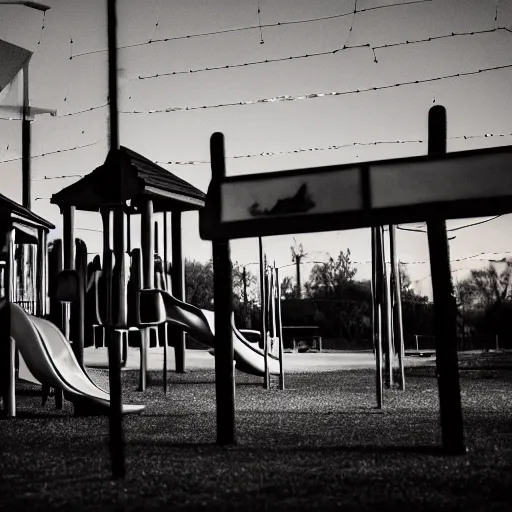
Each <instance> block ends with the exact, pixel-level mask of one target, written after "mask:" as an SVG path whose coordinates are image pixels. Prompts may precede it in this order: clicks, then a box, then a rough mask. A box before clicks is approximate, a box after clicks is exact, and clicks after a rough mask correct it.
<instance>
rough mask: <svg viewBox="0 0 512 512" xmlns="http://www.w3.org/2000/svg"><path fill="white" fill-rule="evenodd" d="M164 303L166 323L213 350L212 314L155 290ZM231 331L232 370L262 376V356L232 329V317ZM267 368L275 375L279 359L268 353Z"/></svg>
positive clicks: (213, 329) (213, 324)
mask: <svg viewBox="0 0 512 512" xmlns="http://www.w3.org/2000/svg"><path fill="white" fill-rule="evenodd" d="M159 291H160V293H161V295H162V297H163V300H164V304H165V311H166V315H167V321H168V322H169V323H171V324H173V325H176V326H178V327H180V328H182V329H183V330H184V331H186V332H188V334H189V335H190V336H192V337H193V338H195V339H196V340H197V341H199V342H201V343H204V344H205V345H209V346H210V347H215V338H214V334H215V315H214V313H213V311H208V310H206V309H200V308H197V307H196V306H192V304H188V303H186V302H182V301H181V300H178V299H177V298H176V297H173V296H172V295H171V294H170V293H167V292H165V291H163V290H159ZM231 326H232V328H233V336H234V338H233V347H234V357H235V361H236V368H237V369H238V370H240V371H242V372H245V373H249V374H251V375H256V376H258V377H262V376H264V375H265V357H264V354H263V351H262V350H261V349H260V348H259V346H258V345H257V344H254V343H251V342H250V341H248V340H247V339H246V338H244V336H243V335H242V334H241V333H240V331H239V330H238V329H237V328H236V327H235V323H234V317H232V318H231ZM268 368H269V373H270V374H271V375H279V359H278V358H277V357H275V356H273V355H271V354H269V357H268Z"/></svg>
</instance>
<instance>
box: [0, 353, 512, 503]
mask: <svg viewBox="0 0 512 512" xmlns="http://www.w3.org/2000/svg"><path fill="white" fill-rule="evenodd" d="M212 359H213V358H212ZM459 359H460V376H461V379H460V381H461V397H462V404H463V412H464V429H465V440H466V445H467V448H468V453H467V454H466V455H463V456H446V455H443V453H442V451H441V450H440V446H441V439H440V430H439V404H438V395H437V381H436V377H435V366H434V365H435V362H434V361H432V360H430V359H428V360H427V359H425V360H424V361H423V364H419V365H418V364H415V365H413V366H408V367H407V370H406V390H405V391H400V390H399V389H397V388H392V389H385V394H384V408H383V409H382V410H378V409H376V408H375V371H374V370H372V369H353V370H347V369H342V370H338V371H323V372H299V373H290V374H288V375H287V376H286V390H285V391H279V390H278V389H277V382H276V381H274V382H273V387H272V389H271V390H264V389H263V388H262V385H261V384H262V382H261V379H258V378H256V377H251V376H247V375H244V374H241V373H239V372H237V388H236V421H237V445H235V446H232V447H218V446H217V445H216V444H215V442H216V409H215V384H214V382H215V381H214V378H215V375H214V371H213V370H212V369H211V368H205V369H200V368H198V369H193V370H190V371H189V372H188V373H186V374H182V375H180V374H176V373H173V372H171V373H169V392H168V394H167V396H165V395H164V394H163V391H162V381H161V374H160V372H158V371H152V372H150V381H149V382H150V386H149V388H148V389H147V390H146V391H145V392H144V393H139V392H137V391H136V387H137V383H138V373H137V371H136V370H127V371H124V372H123V374H122V379H123V398H124V402H125V403H141V404H145V405H146V408H145V409H144V411H143V413H142V414H140V415H137V416H129V417H125V419H124V422H123V423H124V430H125V443H126V467H127V476H126V479H124V480H122V481H112V480H111V478H110V457H109V451H108V446H107V442H106V441H107V436H108V418H106V417H85V418H75V417H73V416H72V405H71V404H70V403H68V402H65V404H64V409H63V410H62V411H57V410H55V408H54V404H53V403H52V402H49V403H48V404H47V405H46V406H45V407H44V408H42V407H41V403H40V402H41V397H40V396H39V395H38V388H37V387H36V386H34V385H31V384H23V383H19V384H18V389H17V412H18V417H17V418H15V419H11V420H2V421H1V422H0V453H1V457H0V509H2V510H13V511H14V510H43V509H50V508H51V509H52V510H150V509H152V510H154V509H166V510H169V509H172V510H196V509H203V510H245V511H252V510H280V511H282V510H335V509H343V510H372V511H375V510H376V509H378V510H381V509H384V508H386V509H388V508H389V509H391V510H413V509H414V510H416V511H420V510H455V509H457V510H460V509H464V510H507V511H508V510H511V509H512V493H511V492H510V489H512V419H511V412H510V411H511V410H512V407H511V406H512V394H511V390H512V371H511V370H512V356H511V355H510V354H493V353H490V354H466V355H464V354H461V356H460V358H459ZM90 372H91V375H92V376H93V378H94V379H96V380H97V381H98V382H99V383H101V384H105V383H106V382H107V372H106V370H101V369H95V370H90Z"/></svg>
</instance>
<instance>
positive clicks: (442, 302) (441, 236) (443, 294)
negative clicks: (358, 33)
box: [427, 105, 466, 454]
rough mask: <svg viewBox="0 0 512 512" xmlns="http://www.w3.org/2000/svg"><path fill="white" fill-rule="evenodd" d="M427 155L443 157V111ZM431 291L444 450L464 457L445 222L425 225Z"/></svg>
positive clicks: (431, 127)
mask: <svg viewBox="0 0 512 512" xmlns="http://www.w3.org/2000/svg"><path fill="white" fill-rule="evenodd" d="M428 137H429V138H428V152H429V154H430V155H432V154H444V153H446V110H445V108H444V107H442V106H441V105H436V106H434V107H432V108H431V109H430V111H429V116H428ZM427 234H428V246H429V252H430V269H431V275H432V291H433V296H434V331H435V340H436V341H435V343H436V366H437V382H438V387H439V409H440V415H441V434H442V443H443V450H444V451H445V452H446V453H450V454H463V453H466V446H465V443H464V427H463V422H462V405H461V398H460V384H459V368H458V359H457V306H456V302H455V296H454V293H453V285H452V276H451V270H450V250H449V246H448V238H447V235H446V222H445V220H444V219H439V218H438V219H430V220H429V221H427Z"/></svg>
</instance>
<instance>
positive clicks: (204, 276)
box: [185, 259, 213, 309]
mask: <svg viewBox="0 0 512 512" xmlns="http://www.w3.org/2000/svg"><path fill="white" fill-rule="evenodd" d="M185 297H186V299H185V300H186V302H190V303H191V304H193V305H194V306H197V307H199V308H205V309H211V308H212V305H213V261H212V260H209V261H207V262H206V263H201V262H200V261H196V260H189V259H186V260H185Z"/></svg>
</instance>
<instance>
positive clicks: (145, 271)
mask: <svg viewBox="0 0 512 512" xmlns="http://www.w3.org/2000/svg"><path fill="white" fill-rule="evenodd" d="M140 241H141V249H142V279H143V285H144V288H146V289H148V288H154V285H155V281H154V279H155V239H154V231H153V201H152V200H151V199H145V200H144V202H143V204H142V208H141V218H140Z"/></svg>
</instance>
